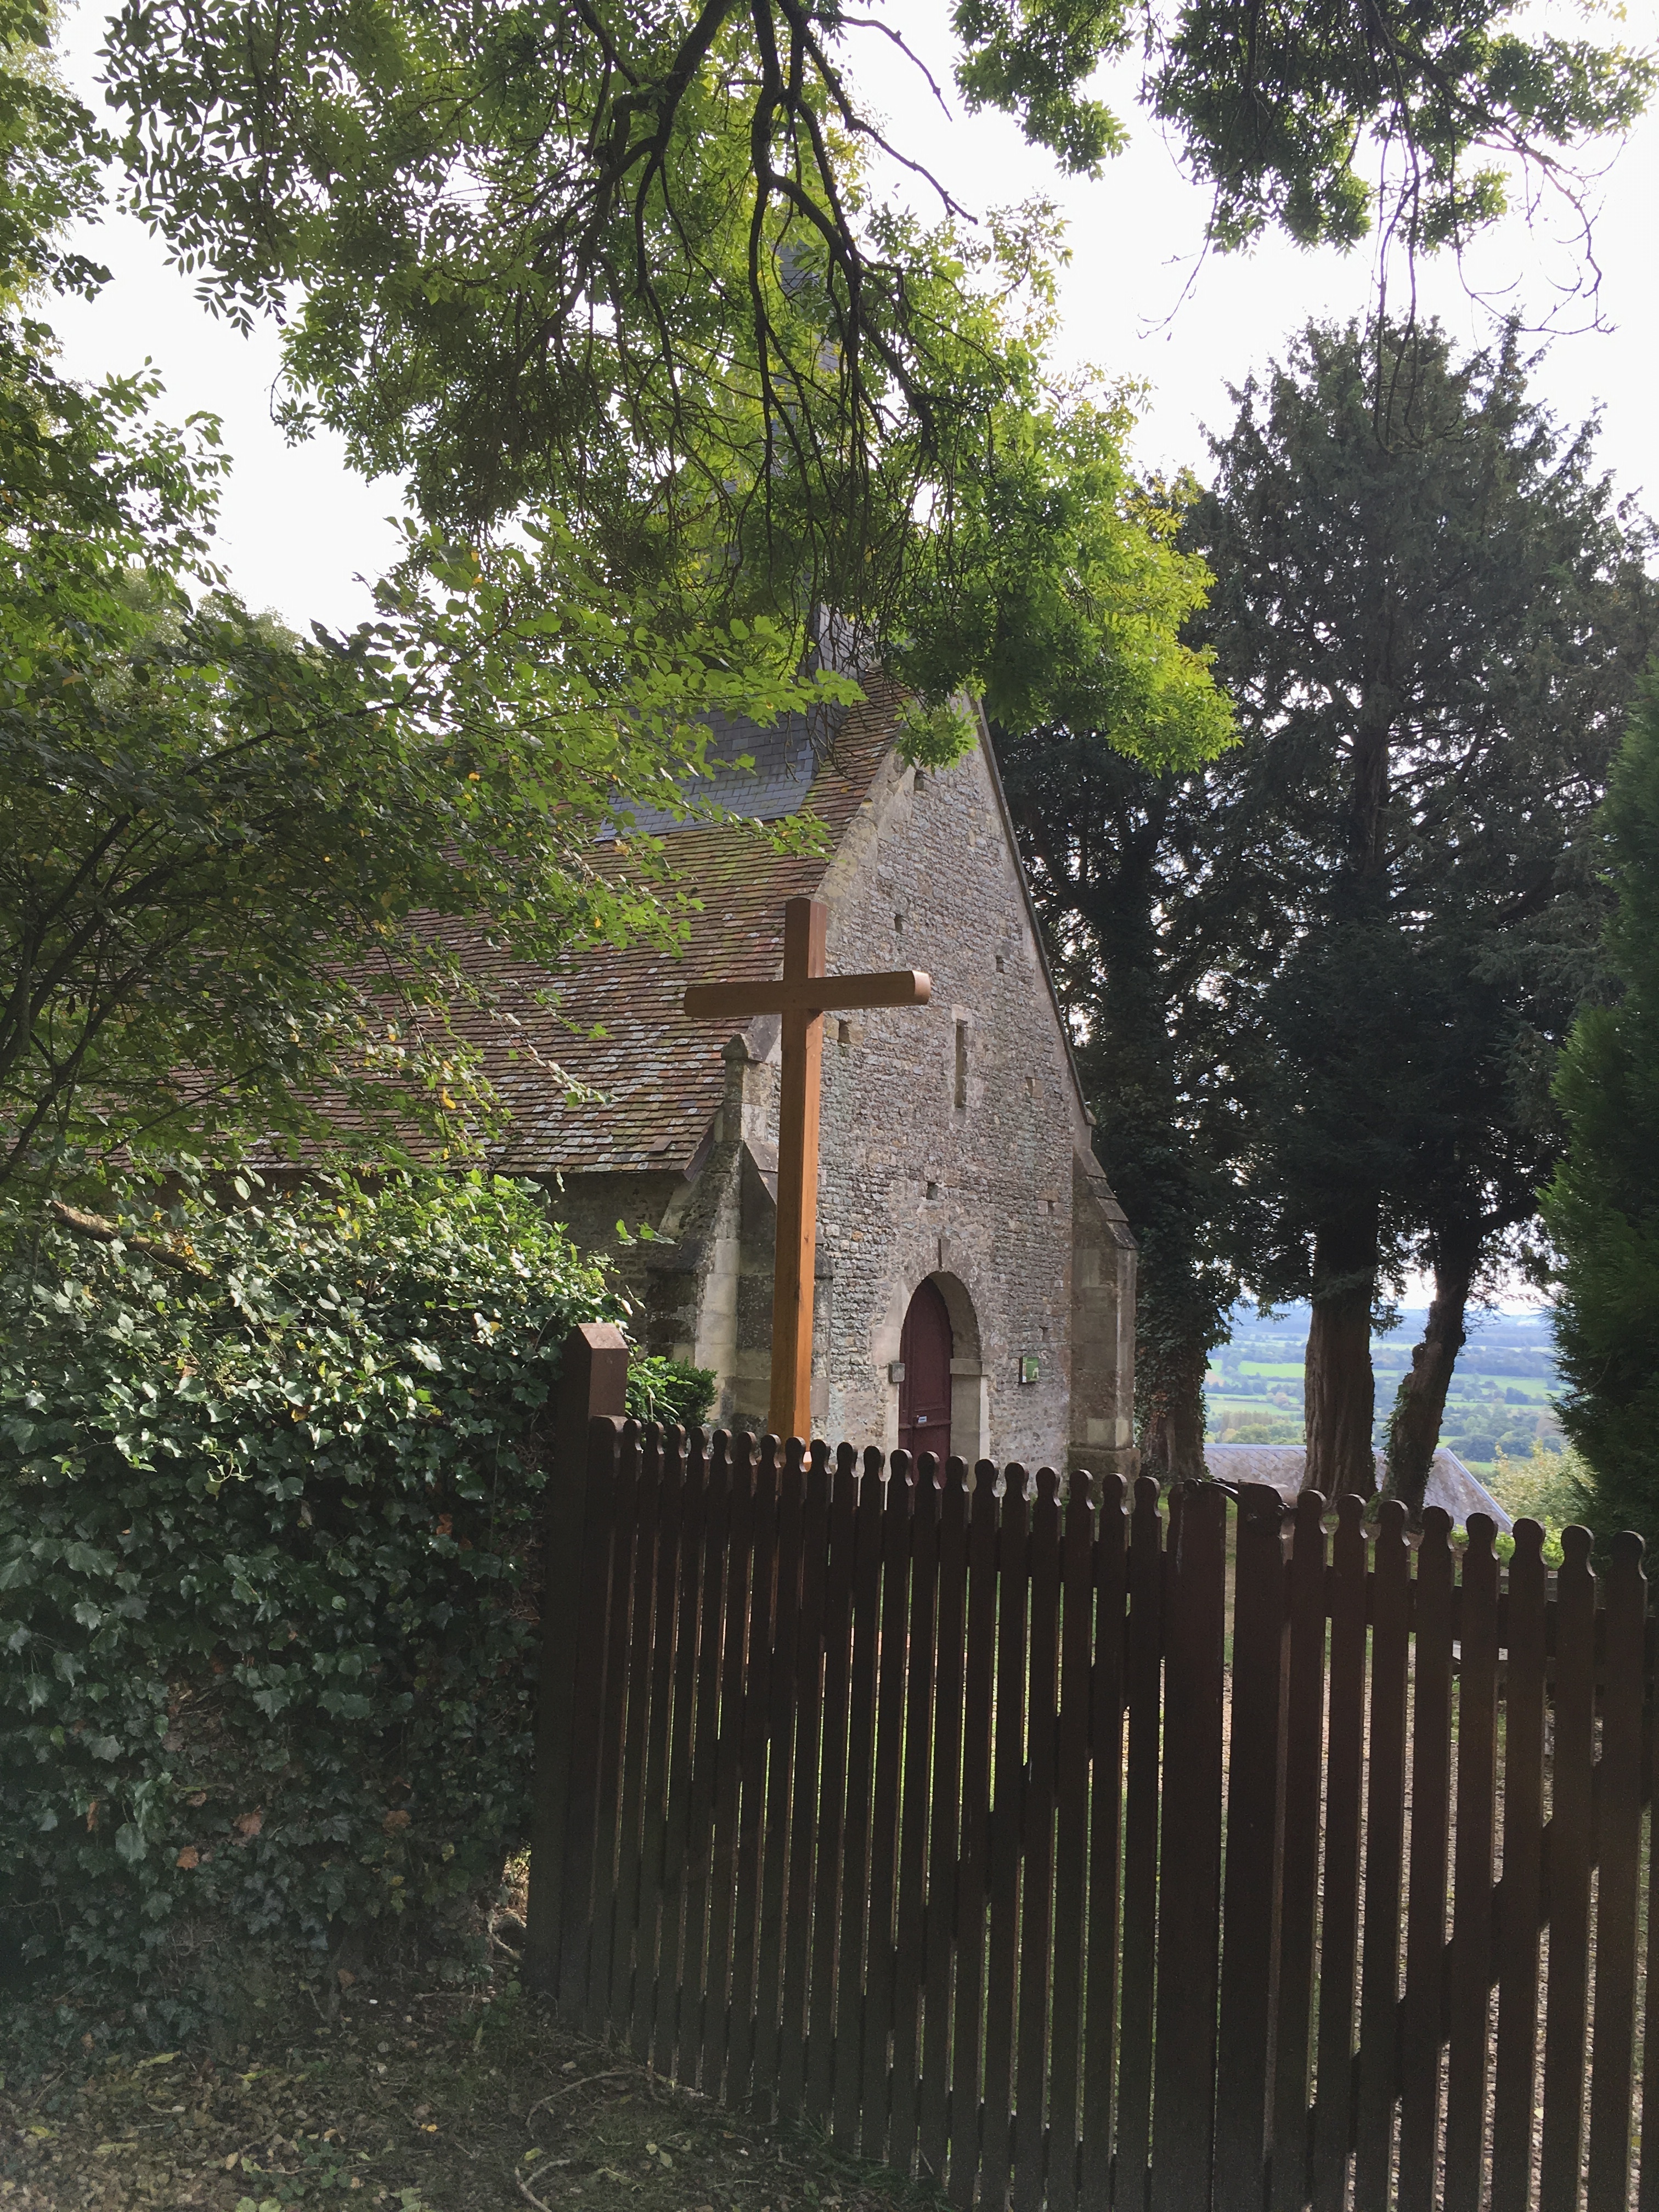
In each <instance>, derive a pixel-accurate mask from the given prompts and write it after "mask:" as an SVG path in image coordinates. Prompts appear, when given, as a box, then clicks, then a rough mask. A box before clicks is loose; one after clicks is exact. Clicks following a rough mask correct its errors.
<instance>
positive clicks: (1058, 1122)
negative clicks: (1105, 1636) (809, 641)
mask: <svg viewBox="0 0 1659 2212" xmlns="http://www.w3.org/2000/svg"><path fill="white" fill-rule="evenodd" d="M823 895H824V896H825V897H826V899H827V900H828V901H829V968H830V970H831V972H832V973H833V972H834V971H835V970H836V969H842V970H848V971H851V970H854V969H884V968H896V967H915V968H922V969H926V970H927V972H928V974H929V975H931V976H932V978H933V1000H932V1003H931V1004H930V1005H929V1006H925V1007H895V1008H891V1009H883V1010H878V1011H875V1012H867V1013H863V1014H856V1015H854V1016H852V1017H851V1018H848V1020H846V1021H838V1020H837V1018H836V1016H835V1015H833V1014H831V1015H829V1016H828V1017H827V1018H826V1019H825V1024H824V1046H823V1107H822V1144H821V1158H822V1163H823V1165H822V1173H821V1178H820V1183H819V1193H818V1240H819V1248H820V1255H821V1256H820V1279H819V1283H818V1304H819V1308H820V1322H819V1328H818V1331H817V1335H818V1340H819V1342H820V1344H821V1345H822V1346H823V1347H824V1363H823V1364H824V1371H823V1376H822V1380H821V1383H820V1390H819V1395H821V1396H822V1398H823V1401H824V1402H823V1421H824V1430H825V1433H826V1434H828V1435H830V1436H834V1437H840V1436H848V1437H857V1438H860V1439H863V1438H866V1437H867V1438H869V1439H871V1440H872V1441H874V1440H878V1439H879V1440H882V1441H884V1442H885V1443H887V1444H888V1445H889V1446H890V1447H891V1446H892V1445H894V1444H895V1443H896V1442H897V1427H898V1389H897V1386H896V1384H894V1383H890V1381H889V1380H888V1377H887V1368H888V1364H889V1363H890V1362H891V1361H894V1360H896V1359H897V1358H898V1354H899V1334H900V1330H901V1328H902V1323H903V1320H904V1313H905V1309H906V1306H907V1305H908V1302H909V1298H910V1297H911V1295H912V1293H913V1292H914V1291H915V1287H916V1285H917V1284H918V1283H919V1282H921V1280H922V1279H923V1278H924V1277H925V1276H927V1275H939V1276H941V1277H943V1278H944V1281H943V1283H942V1285H941V1286H942V1287H943V1288H944V1290H945V1295H946V1303H947V1304H949V1305H950V1306H951V1310H952V1312H951V1318H952V1322H953V1325H954V1327H955V1330H956V1337H957V1345H956V1350H957V1359H956V1362H955V1365H956V1367H957V1370H958V1372H957V1386H956V1389H955V1393H954V1402H953V1407H952V1431H951V1434H952V1444H953V1448H954V1449H957V1450H958V1451H966V1453H967V1454H968V1455H969V1456H971V1455H975V1454H983V1455H986V1456H988V1457H992V1458H994V1459H996V1460H998V1461H1006V1460H1010V1459H1018V1460H1021V1461H1024V1462H1027V1463H1028V1464H1030V1465H1032V1466H1036V1465H1038V1464H1041V1463H1044V1462H1046V1463H1048V1464H1051V1465H1054V1466H1056V1467H1063V1466H1065V1464H1066V1448H1067V1444H1068V1442H1069V1419H1070V1396H1071V1384H1072V1372H1071V1359H1072V1347H1071V1334H1072V1330H1071V1310H1072V1209H1073V1155H1074V1152H1075V1149H1076V1139H1077V1136H1078V1133H1079V1114H1078V1108H1077V1105H1076V1102H1075V1096H1074V1091H1073V1084H1072V1079H1071V1073H1070V1069H1069V1067H1068V1065H1067V1061H1066V1052H1065V1047H1064V1042H1063V1040H1062V1038H1061V1036H1060V1029H1059V1024H1058V1021H1057V1019H1056V1017H1055V1014H1054V1007H1053V1004H1052V1001H1051V1000H1050V998H1049V995H1048V987H1047V984H1046V981H1045V980H1044V978H1043V975H1042V966H1041V962H1040V958H1039V955H1038V951H1037V947H1036V942H1035V939H1034V938H1033V935H1032V933H1031V928H1030V922H1029V921H1028V919H1027V915H1026V909H1025V903H1024V896H1023V892H1022V890H1021V886H1020V882H1019V878H1018V873H1017V864H1016V862H1015V860H1014V856H1013V855H1012V853H1011V851H1010V849H1009V847H1008V842H1007V840H1006V836H1005V833H1004V830H1003V827H1002V820H1001V816H1000V810H999V807H998V803H997V799H996V796H995V793H994V788H993V787H992V783H991V777H990V772H989V770H988V769H987V763H986V760H985V757H984V756H983V755H982V754H981V753H979V752H977V751H976V752H975V753H973V754H971V755H970V756H969V757H968V758H967V759H966V760H964V761H962V762H960V763H957V766H955V767H954V768H951V769H946V770H945V771H944V772H942V773H939V774H923V775H916V774H913V773H912V772H910V771H908V770H904V769H901V768H900V767H899V765H898V763H897V762H896V759H894V760H890V762H889V763H888V766H887V768H886V769H885V770H884V775H883V777H882V778H881V780H880V781H878V785H877V787H876V789H875V791H874V792H873V793H872V799H871V801H870V803H869V804H868V805H866V808H865V809H864V810H862V811H861V812H860V817H859V818H858V819H857V820H856V821H855V823H854V825H853V827H852V829H851V830H850V831H849V833H848V836H847V838H846V840H845V842H844V843H843V845H842V850H841V852H840V854H838V855H837V858H836V863H835V865H834V866H832V867H831V869H830V871H829V876H828V878H827V879H826V881H825V884H824V891H823ZM959 1025H960V1028H961V1032H962V1047H963V1049H962V1056H961V1060H960V1061H959V1059H958V1027H959ZM959 1079H960V1084H961V1091H960V1094H959V1091H958V1084H959ZM959 1095H960V1099H961V1103H958V1098H959ZM826 1307H827V1308H828V1312H827V1315H826V1314H825V1312H824V1309H825V1308H826ZM826 1321H827V1324H828V1325H827V1327H826V1326H825V1322H826ZM975 1325H976V1326H975ZM975 1335H976V1337H977V1342H975V1341H974V1338H975ZM1022 1355H1025V1356H1028V1357H1031V1358H1036V1361H1037V1362H1038V1368H1039V1377H1040V1379H1039V1380H1038V1381H1037V1382H1036V1383H1020V1382H1019V1380H1018V1362H1019V1359H1020V1358H1021V1356H1022ZM975 1431H977V1433H975Z"/></svg>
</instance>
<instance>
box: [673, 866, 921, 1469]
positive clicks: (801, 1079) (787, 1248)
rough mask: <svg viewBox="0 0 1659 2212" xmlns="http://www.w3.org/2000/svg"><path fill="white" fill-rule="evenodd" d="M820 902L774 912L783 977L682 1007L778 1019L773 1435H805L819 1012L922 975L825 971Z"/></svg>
mask: <svg viewBox="0 0 1659 2212" xmlns="http://www.w3.org/2000/svg"><path fill="white" fill-rule="evenodd" d="M828 920H829V908H827V907H825V906H824V905H823V903H822V902H820V901H819V900H817V899H807V898H793V899H791V900H790V901H789V902H788V903H787V905H786V906H785V908H784V909H783V974H782V975H781V977H780V978H779V980H778V981H776V982H772V983H694V984H693V985H692V986H691V987H690V990H689V991H687V993H686V994H685V1011H686V1012H687V1013H688V1014H690V1015H691V1016H693V1017H694V1018H696V1019H698V1020H705V1019H711V1018H714V1017H716V1016H719V1017H720V1018H725V1019H727V1020H729V1019H731V1018H734V1017H735V1018H739V1019H743V1020H747V1019H749V1018H750V1017H751V1016H753V1015H755V1014H781V1015H782V1017H783V1069H782V1079H781V1085H780V1097H779V1101H778V1245H777V1258H776V1261H775V1265H774V1270H773V1284H772V1403H771V1407H770V1410H769V1413H768V1414H767V1422H768V1425H769V1427H770V1429H771V1431H772V1433H773V1434H774V1435H775V1436H779V1437H802V1438H805V1437H810V1436H811V1433H812V1275H813V1259H814V1255H815V1252H816V1248H817V1227H818V1072H819V1066H820V1063H821V1060H822V1055H823V1017H824V1014H825V1012H826V1011H827V1010H828V1009H829V1008H830V1007H832V1006H834V1007H843V1006H846V1007H851V1006H926V1005H927V1001H928V1000H929V999H930V998H932V996H933V984H932V982H931V981H930V980H929V979H928V977H927V976H926V975H922V974H921V972H920V971H919V970H918V969H913V968H900V969H893V970H890V972H888V973H887V974H884V975H825V974H824V972H823V947H824V929H825V925H826V923H827V921H828Z"/></svg>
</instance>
